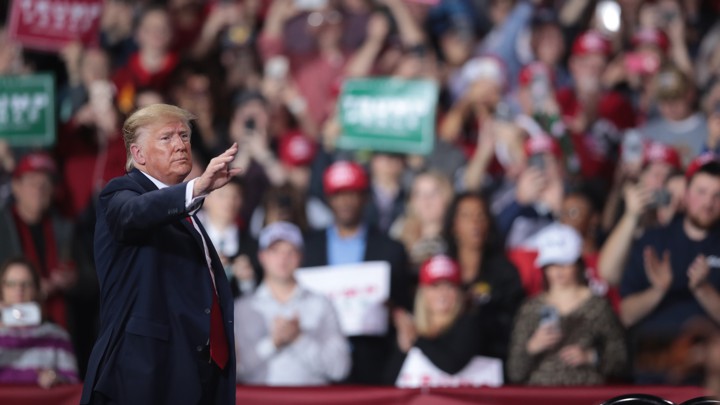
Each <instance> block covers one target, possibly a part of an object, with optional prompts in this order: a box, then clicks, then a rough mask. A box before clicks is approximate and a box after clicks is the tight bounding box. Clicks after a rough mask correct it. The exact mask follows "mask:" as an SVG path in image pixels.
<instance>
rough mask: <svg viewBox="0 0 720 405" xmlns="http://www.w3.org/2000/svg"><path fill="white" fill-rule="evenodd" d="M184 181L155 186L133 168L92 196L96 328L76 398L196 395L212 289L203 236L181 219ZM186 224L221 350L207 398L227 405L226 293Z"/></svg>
mask: <svg viewBox="0 0 720 405" xmlns="http://www.w3.org/2000/svg"><path fill="white" fill-rule="evenodd" d="M186 186H187V183H181V184H178V185H175V186H170V187H167V188H164V189H161V190H158V189H157V187H155V185H154V184H153V183H152V182H151V181H150V179H148V178H147V177H146V176H145V175H144V174H142V173H141V172H140V171H138V170H137V169H135V170H133V171H131V172H130V173H128V174H127V175H126V176H122V177H118V178H115V179H113V180H112V181H110V182H109V183H108V185H107V186H106V187H105V189H103V191H102V192H101V193H100V199H99V204H98V209H97V224H96V228H95V261H96V266H97V273H98V279H99V282H100V291H101V306H100V323H101V325H100V333H99V336H98V340H97V342H96V343H95V347H94V349H93V351H92V355H91V357H90V361H89V364H88V371H87V375H86V378H85V387H84V390H83V395H82V399H81V403H82V404H87V403H90V402H91V400H92V395H93V392H100V393H102V394H103V395H105V396H106V397H108V398H110V399H111V401H113V403H118V404H130V405H142V404H148V405H149V404H153V405H154V404H197V403H198V402H199V401H200V397H201V395H202V392H201V383H200V370H201V368H200V367H203V366H204V367H207V363H208V357H207V350H205V346H206V345H207V342H208V339H209V335H210V307H211V304H212V294H213V292H212V291H213V286H212V281H211V278H210V274H209V272H208V266H207V261H206V259H205V253H204V250H203V245H202V239H201V238H200V234H198V232H197V231H196V230H195V229H194V228H193V226H192V224H191V223H190V222H189V221H187V217H188V212H187V209H186V208H185V190H186ZM195 222H196V224H197V225H198V227H200V229H201V230H202V233H203V235H204V237H205V240H206V241H207V243H208V250H209V251H210V255H211V258H212V267H213V272H214V275H215V281H216V285H217V292H218V296H219V300H220V306H221V308H222V313H223V322H224V325H225V332H226V335H227V341H228V347H229V349H230V358H229V360H228V364H227V366H226V367H225V370H224V371H223V372H222V373H221V377H220V383H219V385H218V387H217V392H216V401H215V403H216V404H234V403H235V350H234V347H235V344H234V333H233V330H234V328H233V299H232V294H231V291H230V286H229V283H228V281H227V278H226V277H225V273H224V271H223V267H222V265H221V263H220V260H219V258H218V255H217V253H216V252H215V249H214V248H213V246H212V244H211V242H210V238H209V237H208V236H207V234H206V233H205V230H204V229H203V228H202V225H201V224H200V222H199V221H197V220H196V221H195Z"/></svg>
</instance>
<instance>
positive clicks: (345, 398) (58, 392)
mask: <svg viewBox="0 0 720 405" xmlns="http://www.w3.org/2000/svg"><path fill="white" fill-rule="evenodd" d="M81 391H82V386H80V385H68V386H60V387H55V388H52V389H49V390H44V389H41V388H38V387H28V386H2V387H0V404H3V405H77V404H78V403H79V402H80V393H81ZM628 393H645V394H652V395H657V396H659V397H662V398H665V399H668V400H670V401H673V402H675V403H681V402H683V401H686V400H688V399H690V398H695V397H699V396H702V395H704V394H705V392H704V390H703V389H702V388H700V387H660V386H604V387H580V388H560V387H549V388H534V387H513V386H505V387H501V388H427V389H397V388H391V387H351V386H332V387H320V388H318V387H300V388H286V387H283V388H273V387H255V386H253V387H250V386H238V387H237V404H238V405H284V404H287V405H290V404H292V405H311V404H312V405H324V404H327V405H330V404H332V405H361V404H371V405H465V404H475V405H598V404H600V403H602V402H603V401H605V400H608V399H610V398H613V397H615V396H618V395H622V394H628Z"/></svg>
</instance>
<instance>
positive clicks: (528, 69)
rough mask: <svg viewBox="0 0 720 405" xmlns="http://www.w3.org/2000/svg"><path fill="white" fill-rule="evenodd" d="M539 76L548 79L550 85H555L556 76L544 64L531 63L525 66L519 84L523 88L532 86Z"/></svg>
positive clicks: (519, 77) (521, 71)
mask: <svg viewBox="0 0 720 405" xmlns="http://www.w3.org/2000/svg"><path fill="white" fill-rule="evenodd" d="M539 75H545V77H547V78H548V80H549V82H550V85H554V84H555V75H554V74H553V72H552V71H551V70H550V69H549V68H548V67H547V65H545V64H544V63H542V62H531V63H528V64H527V65H525V67H523V68H522V70H520V75H519V76H518V83H519V84H520V85H521V86H527V85H529V84H531V83H532V82H533V80H534V79H535V78H536V77H537V76H539Z"/></svg>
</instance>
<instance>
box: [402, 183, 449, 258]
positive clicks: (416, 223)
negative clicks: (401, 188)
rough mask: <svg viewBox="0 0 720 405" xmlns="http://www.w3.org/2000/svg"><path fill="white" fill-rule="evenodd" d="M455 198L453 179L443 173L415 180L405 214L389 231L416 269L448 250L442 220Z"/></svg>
mask: <svg viewBox="0 0 720 405" xmlns="http://www.w3.org/2000/svg"><path fill="white" fill-rule="evenodd" d="M452 198H453V188H452V184H451V183H450V179H448V178H447V176H445V175H444V174H443V173H441V172H437V171H428V172H425V173H421V174H419V175H418V176H417V177H416V178H415V180H414V181H413V184H412V187H411V190H410V197H409V198H408V202H407V207H406V209H405V215H404V216H403V217H401V218H399V219H398V220H397V221H395V223H394V224H393V226H392V228H390V236H392V237H393V238H395V239H397V240H399V241H401V242H402V243H403V245H405V250H406V251H407V252H408V254H409V256H410V262H411V264H412V265H413V267H415V268H417V267H418V266H420V264H421V263H422V262H424V261H425V260H426V259H428V258H429V257H430V256H432V255H435V254H439V253H442V252H444V251H445V248H446V245H445V242H444V241H443V238H442V229H443V219H444V216H445V211H447V208H448V206H449V205H450V201H451V200H452Z"/></svg>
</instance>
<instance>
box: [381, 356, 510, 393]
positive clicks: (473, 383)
mask: <svg viewBox="0 0 720 405" xmlns="http://www.w3.org/2000/svg"><path fill="white" fill-rule="evenodd" d="M395 385H396V386H397V387H400V388H420V387H480V386H489V387H499V386H501V385H503V366H502V361H501V360H500V359H495V358H492V357H483V356H475V357H473V358H472V359H471V360H470V363H468V364H467V366H465V368H463V369H462V370H460V371H458V372H457V373H455V374H448V373H446V372H444V371H442V370H440V369H439V368H437V367H436V366H435V364H433V362H432V361H430V359H428V358H427V356H425V353H423V352H422V350H420V349H418V348H417V347H413V348H411V349H410V350H409V351H408V354H407V356H406V357H405V362H404V363H403V366H402V368H401V369H400V374H398V378H397V380H396V381H395Z"/></svg>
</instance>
